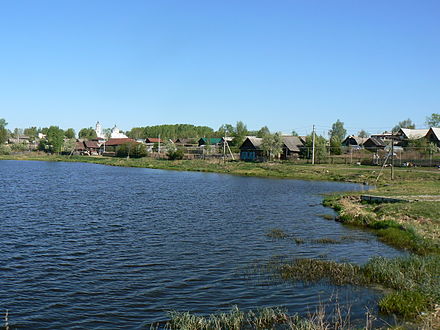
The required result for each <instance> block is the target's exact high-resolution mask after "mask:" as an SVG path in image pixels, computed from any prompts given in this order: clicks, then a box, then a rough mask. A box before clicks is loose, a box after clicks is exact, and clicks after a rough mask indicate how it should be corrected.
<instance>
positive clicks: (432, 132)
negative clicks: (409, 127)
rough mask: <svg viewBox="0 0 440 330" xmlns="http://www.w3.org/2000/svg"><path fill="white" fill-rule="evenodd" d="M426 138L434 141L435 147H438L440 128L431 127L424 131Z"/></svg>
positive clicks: (439, 144)
mask: <svg viewBox="0 0 440 330" xmlns="http://www.w3.org/2000/svg"><path fill="white" fill-rule="evenodd" d="M426 139H427V140H428V142H431V143H434V144H435V145H436V146H437V147H439V148H440V128H439V127H431V128H430V129H429V131H428V133H426Z"/></svg>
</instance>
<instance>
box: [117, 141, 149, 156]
mask: <svg viewBox="0 0 440 330" xmlns="http://www.w3.org/2000/svg"><path fill="white" fill-rule="evenodd" d="M147 154H148V152H147V147H146V146H145V145H143V144H142V143H135V142H134V143H133V142H132V143H124V144H122V145H120V146H119V147H118V148H117V149H116V156H117V157H132V158H142V157H146V156H147Z"/></svg>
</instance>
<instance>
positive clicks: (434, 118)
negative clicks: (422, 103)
mask: <svg viewBox="0 0 440 330" xmlns="http://www.w3.org/2000/svg"><path fill="white" fill-rule="evenodd" d="M426 125H427V126H429V127H440V113H433V114H432V115H431V116H429V117H426Z"/></svg>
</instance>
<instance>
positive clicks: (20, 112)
mask: <svg viewBox="0 0 440 330" xmlns="http://www.w3.org/2000/svg"><path fill="white" fill-rule="evenodd" d="M439 35H440V1H436V0H433V1H416V0H413V1H406V0H398V1H393V0H388V1H384V0H379V1H374V0H369V1H356V0H347V1H338V0H335V1H325V0H321V1H314V0H304V1H294V0H291V1H282V0H278V1H273V0H272V1H259V0H253V1H245V0H240V1H236V0H234V1H229V0H221V1H206V0H205V1H191V0H185V1H183V0H180V1H168V0H157V1H147V0H144V1H134V0H127V1H122V0H120V1H111V0H105V1H97V0H85V1H81V0H62V1H59V0H53V1H45V0H38V1H34V0H32V1H21V0H2V1H1V2H0V118H1V117H4V118H5V119H6V120H7V121H8V122H9V125H8V128H10V129H13V128H15V127H21V128H24V127H29V126H49V125H59V126H60V127H62V128H68V127H73V128H75V129H76V130H78V129H79V128H82V127H89V126H93V125H94V124H95V122H96V121H97V120H99V121H100V122H101V123H102V124H103V126H104V127H112V126H113V125H114V124H117V125H118V126H119V127H120V128H121V129H123V130H128V129H130V128H131V127H135V126H147V125H156V124H173V123H190V124H195V125H207V126H210V127H213V128H214V129H217V128H218V127H219V126H220V125H221V124H222V123H232V124H234V123H235V122H236V121H238V120H242V121H243V122H245V123H246V124H247V126H248V128H249V129H259V128H260V127H261V126H263V125H267V126H268V127H269V128H270V129H271V130H272V131H283V132H290V131H291V130H292V129H295V130H296V131H297V132H299V133H300V134H305V133H309V132H310V131H311V126H312V124H316V125H317V129H318V133H320V134H322V133H325V132H326V131H327V130H328V129H329V128H330V127H331V124H332V123H333V122H335V121H336V119H340V120H341V121H343V122H344V123H345V127H346V128H347V130H348V132H349V133H356V132H357V131H359V130H360V129H365V130H367V131H369V132H370V133H376V132H380V131H383V130H385V129H389V128H391V127H392V126H394V125H395V124H396V123H397V122H398V121H401V120H404V119H406V118H411V119H412V120H413V121H414V122H415V123H416V124H417V126H418V127H422V126H424V121H425V118H426V116H428V115H430V114H431V113H434V112H436V113H439V112H440V37H439Z"/></svg>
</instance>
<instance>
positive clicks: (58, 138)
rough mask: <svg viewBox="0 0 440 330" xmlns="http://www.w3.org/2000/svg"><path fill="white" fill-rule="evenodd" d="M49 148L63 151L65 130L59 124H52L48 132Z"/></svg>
mask: <svg viewBox="0 0 440 330" xmlns="http://www.w3.org/2000/svg"><path fill="white" fill-rule="evenodd" d="M46 141H47V146H48V147H47V148H46V149H47V150H49V151H51V152H57V153H59V152H61V150H62V147H63V144H64V131H63V130H62V129H61V128H59V127H58V126H50V127H49V129H48V130H47V134H46Z"/></svg>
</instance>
